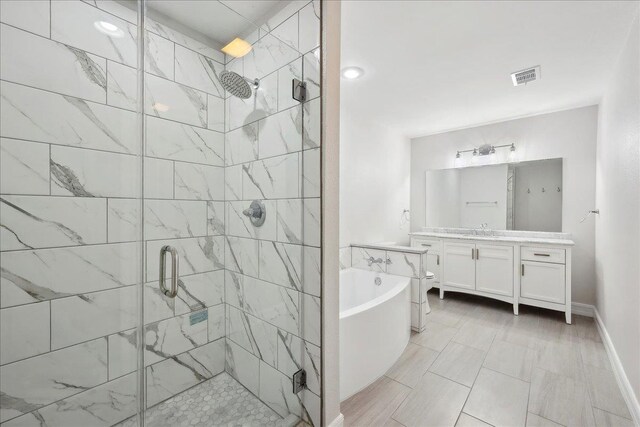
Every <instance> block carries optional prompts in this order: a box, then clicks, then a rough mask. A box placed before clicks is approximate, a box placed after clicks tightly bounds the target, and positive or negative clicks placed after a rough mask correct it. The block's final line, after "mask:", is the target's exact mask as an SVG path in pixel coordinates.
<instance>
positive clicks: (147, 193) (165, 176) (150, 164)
mask: <svg viewBox="0 0 640 427" xmlns="http://www.w3.org/2000/svg"><path fill="white" fill-rule="evenodd" d="M143 160H144V197H145V198H147V199H173V162H172V161H169V160H163V159H156V158H153V157H146V156H145V157H144V158H143Z"/></svg>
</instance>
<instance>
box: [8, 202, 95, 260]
mask: <svg viewBox="0 0 640 427" xmlns="http://www.w3.org/2000/svg"><path fill="white" fill-rule="evenodd" d="M0 203H1V204H0V214H1V215H2V224H3V228H2V231H1V232H0V236H1V237H2V239H1V240H2V243H1V245H0V246H1V248H2V250H13V249H35V248H47V247H56V246H75V245H85V244H91V243H105V242H106V241H107V230H106V225H107V224H106V221H107V218H106V200H105V199H94V198H79V197H39V196H3V197H2V198H1V199H0Z"/></svg>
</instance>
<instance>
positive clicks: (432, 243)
mask: <svg viewBox="0 0 640 427" xmlns="http://www.w3.org/2000/svg"><path fill="white" fill-rule="evenodd" d="M411 246H413V247H414V248H415V247H417V248H427V249H429V252H433V251H438V252H440V240H431V239H416V238H415V237H414V238H412V239H411Z"/></svg>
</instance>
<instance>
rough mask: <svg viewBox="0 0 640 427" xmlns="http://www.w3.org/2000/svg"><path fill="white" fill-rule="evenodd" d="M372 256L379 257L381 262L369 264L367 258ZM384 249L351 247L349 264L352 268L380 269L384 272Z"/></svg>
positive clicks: (376, 258)
mask: <svg viewBox="0 0 640 427" xmlns="http://www.w3.org/2000/svg"><path fill="white" fill-rule="evenodd" d="M370 257H373V258H374V259H375V260H378V259H381V260H382V262H381V263H380V262H376V263H372V264H371V265H369V263H368V262H367V260H368V259H369V258H370ZM385 259H386V251H383V250H379V249H368V248H359V247H351V266H352V267H354V268H360V269H362V270H370V271H381V272H383V273H384V272H386V264H385V263H384V260H385Z"/></svg>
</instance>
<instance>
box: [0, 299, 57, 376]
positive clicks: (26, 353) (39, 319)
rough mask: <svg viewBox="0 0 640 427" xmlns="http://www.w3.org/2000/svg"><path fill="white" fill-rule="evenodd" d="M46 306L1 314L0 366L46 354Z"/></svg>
mask: <svg viewBox="0 0 640 427" xmlns="http://www.w3.org/2000/svg"><path fill="white" fill-rule="evenodd" d="M49 319H50V313H49V303H48V302H41V303H37V304H27V305H22V306H19V307H13V308H5V309H2V310H0V364H2V365H4V364H6V363H11V362H15V361H16V360H20V359H25V358H27V357H31V356H36V355H38V354H42V353H46V352H48V351H49V345H50V335H49V331H50V327H49V325H50V323H49Z"/></svg>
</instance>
